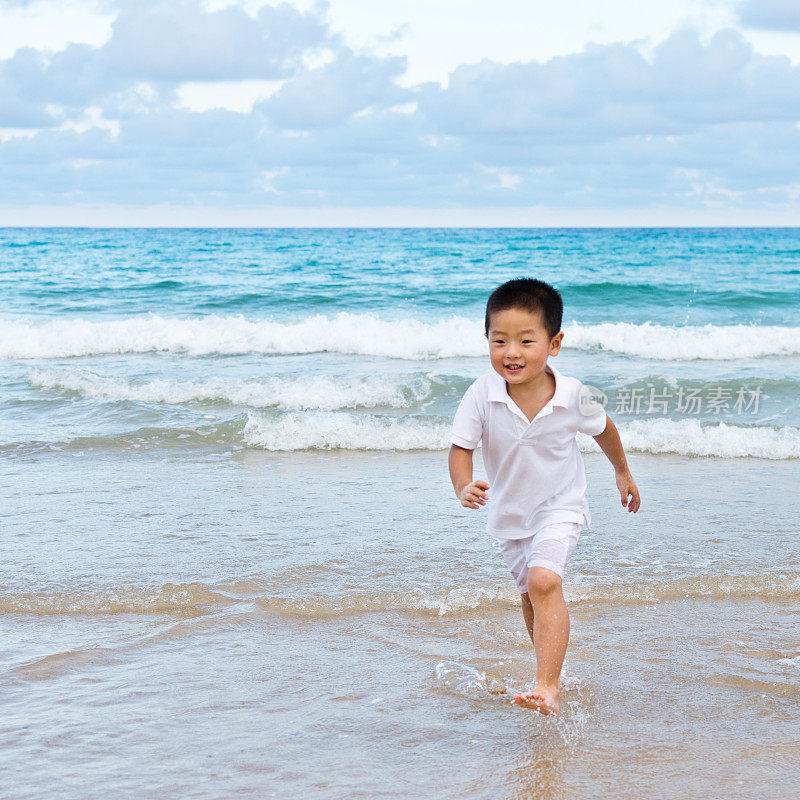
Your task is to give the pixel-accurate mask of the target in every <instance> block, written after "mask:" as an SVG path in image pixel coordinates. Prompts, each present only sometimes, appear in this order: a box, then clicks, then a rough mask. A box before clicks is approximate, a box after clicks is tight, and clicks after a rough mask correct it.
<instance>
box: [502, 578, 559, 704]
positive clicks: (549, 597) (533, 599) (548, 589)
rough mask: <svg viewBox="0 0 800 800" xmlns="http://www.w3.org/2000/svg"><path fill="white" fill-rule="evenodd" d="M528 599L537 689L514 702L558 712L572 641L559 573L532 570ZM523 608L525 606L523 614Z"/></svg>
mask: <svg viewBox="0 0 800 800" xmlns="http://www.w3.org/2000/svg"><path fill="white" fill-rule="evenodd" d="M528 597H529V599H530V604H531V612H532V613H531V616H532V617H533V620H532V622H533V625H532V628H533V631H532V636H531V639H532V640H533V644H534V647H535V648H536V688H535V689H534V690H533V691H531V692H523V693H522V694H519V695H516V696H515V698H514V702H515V703H519V705H522V706H526V707H527V708H535V709H537V710H538V711H541V712H542V713H545V714H552V713H558V679H559V677H560V676H561V667H562V665H563V663H564V656H565V654H566V652H567V642H568V641H569V611H568V610H567V604H566V602H565V601H564V593H563V591H562V588H561V578H560V577H559V576H558V573H556V572H553V571H552V570H549V569H547V568H546V567H531V569H530V570H529V571H528ZM524 609H525V606H524V604H523V614H524V613H525V610H524ZM525 621H526V623H527V621H528V618H527V616H526V619H525Z"/></svg>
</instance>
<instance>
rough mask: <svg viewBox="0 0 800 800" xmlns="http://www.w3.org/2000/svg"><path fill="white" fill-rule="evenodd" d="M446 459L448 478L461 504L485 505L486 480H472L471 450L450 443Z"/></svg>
mask: <svg viewBox="0 0 800 800" xmlns="http://www.w3.org/2000/svg"><path fill="white" fill-rule="evenodd" d="M448 461H449V464H450V480H451V481H452V482H453V488H454V489H455V490H456V497H458V499H459V500H460V501H461V505H462V506H464V507H465V508H478V506H479V505H480V506H485V505H486V500H487V497H488V496H487V494H486V492H487V490H488V489H489V484H488V483H486V481H473V480H472V450H467V449H466V448H464V447H459V446H458V445H457V444H454V445H451V446H450V458H449V459H448Z"/></svg>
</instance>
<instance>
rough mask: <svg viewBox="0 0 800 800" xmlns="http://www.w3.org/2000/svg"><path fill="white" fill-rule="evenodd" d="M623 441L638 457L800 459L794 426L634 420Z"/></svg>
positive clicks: (588, 445)
mask: <svg viewBox="0 0 800 800" xmlns="http://www.w3.org/2000/svg"><path fill="white" fill-rule="evenodd" d="M582 438H583V442H582V444H583V445H584V446H583V447H582V449H584V450H586V451H589V450H592V451H599V450H600V448H599V447H598V446H597V444H595V442H594V440H593V439H590V438H588V437H582ZM620 438H621V439H622V443H623V445H624V447H625V449H626V450H629V451H632V452H639V453H676V454H678V455H684V456H714V457H716V458H771V459H788V458H800V428H794V427H791V426H785V427H782V428H769V427H766V426H757V427H756V426H754V427H745V426H743V425H729V424H727V423H725V422H718V423H706V424H701V423H700V421H699V420H696V419H681V420H671V419H649V420H633V421H632V422H629V423H626V424H624V425H622V426H620Z"/></svg>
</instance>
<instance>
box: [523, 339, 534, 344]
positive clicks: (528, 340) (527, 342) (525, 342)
mask: <svg viewBox="0 0 800 800" xmlns="http://www.w3.org/2000/svg"><path fill="white" fill-rule="evenodd" d="M522 344H533V339H523V340H522Z"/></svg>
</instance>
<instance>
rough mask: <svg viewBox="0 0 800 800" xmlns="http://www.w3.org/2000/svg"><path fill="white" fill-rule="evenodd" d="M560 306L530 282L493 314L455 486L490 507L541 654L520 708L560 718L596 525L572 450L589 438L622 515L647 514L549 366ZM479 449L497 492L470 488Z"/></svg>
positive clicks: (611, 431) (467, 498)
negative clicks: (589, 537)
mask: <svg viewBox="0 0 800 800" xmlns="http://www.w3.org/2000/svg"><path fill="white" fill-rule="evenodd" d="M562 312H563V303H562V301H561V295H560V294H559V293H558V292H557V291H556V290H555V289H554V288H553V287H552V286H550V285H549V284H546V283H544V282H542V281H538V280H533V279H532V278H520V279H517V280H513V281H509V282H508V283H504V284H503V285H502V286H500V287H498V288H497V289H495V290H494V292H492V294H491V295H490V297H489V300H488V302H487V304H486V337H487V339H488V340H489V358H490V360H491V364H492V369H493V371H491V372H488V373H487V374H485V375H483V376H481V377H480V378H478V380H476V381H475V382H474V383H473V384H472V385H471V386H470V387H469V388H468V389H467V391H466V394H465V395H464V397H463V398H462V400H461V403H460V405H459V407H458V411H457V412H456V416H455V419H454V420H453V435H452V447H451V448H450V478H451V479H452V481H453V488H454V489H455V491H456V495H457V496H458V499H459V500H460V501H461V505H462V506H465V507H466V508H479V507H480V506H484V505H486V502H487V500H488V497H489V495H488V492H489V490H490V486H491V487H493V488H492V489H491V491H492V501H491V503H490V504H489V515H488V519H487V529H488V531H489V533H490V534H491V535H492V536H495V537H496V538H497V539H499V544H500V549H501V550H502V552H503V555H504V556H505V559H506V563H507V564H508V567H509V569H510V570H511V574H512V575H513V576H514V579H515V581H516V583H517V587H518V588H519V590H520V593H521V594H522V614H523V617H524V618H525V624H526V626H527V628H528V634H529V636H530V637H531V641H532V642H533V645H534V648H535V650H536V687H535V688H534V689H533V691H529V692H523V693H522V694H518V695H515V696H514V699H513V701H512V702H515V703H518V704H519V705H522V706H525V707H526V708H534V709H536V710H538V711H539V712H541V713H543V714H557V713H558V680H559V677H560V675H561V665H562V664H563V662H564V654H565V653H566V649H567V641H568V640H569V613H568V612H567V606H566V603H565V602H564V595H563V592H562V587H561V578H562V576H563V574H564V569H565V568H566V566H567V564H568V562H569V560H570V558H571V556H572V553H573V552H574V550H575V546H576V545H577V543H578V538H579V536H580V532H581V529H582V526H583V523H584V522H586V525H587V527H588V526H589V525H591V516H590V514H589V507H588V504H587V502H586V497H585V490H586V473H585V472H584V467H583V459H582V458H581V455H580V452H579V450H578V445H577V442H576V441H575V433H576V431H581V433H585V434H589V435H591V436H593V437H594V440H595V441H596V442H597V443H598V444H599V445H600V448H601V449H602V450H603V452H604V453H605V454H606V456H607V457H608V459H609V461H610V462H611V463H612V464H613V466H614V471H615V473H616V479H617V488H618V489H619V491H620V495H621V499H622V505H623V506H626V507H627V509H628V511H632V512H634V513H636V512H637V511H638V510H639V505H640V502H639V490H638V489H637V488H636V483H635V482H634V480H633V477H632V476H631V473H630V470H629V469H628V464H627V461H626V459H625V452H624V451H623V449H622V443H621V441H620V438H619V433H618V432H617V428H616V426H615V425H614V423H613V422H612V421H611V419H610V418H609V417H607V416H606V413H605V411H604V410H603V407H602V406H601V405H599V404H598V403H597V402H596V401H593V400H592V399H591V397H590V395H589V392H588V390H587V389H586V388H585V387H584V386H583V384H581V382H580V381H578V380H577V379H575V378H570V377H567V376H566V375H562V374H561V373H560V372H558V371H557V370H556V369H554V368H553V367H552V366H551V365H550V364H548V363H547V357H548V356H556V355H558V352H559V350H560V349H561V342H562V340H563V338H564V333H563V332H562V331H561V316H562ZM481 441H482V451H483V461H484V465H485V467H486V472H487V475H488V478H489V483H486V482H485V481H481V480H473V479H472V452H473V450H474V449H475V448H476V447H477V445H478V442H481Z"/></svg>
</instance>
